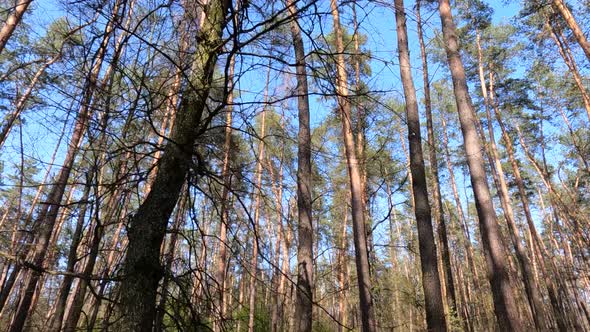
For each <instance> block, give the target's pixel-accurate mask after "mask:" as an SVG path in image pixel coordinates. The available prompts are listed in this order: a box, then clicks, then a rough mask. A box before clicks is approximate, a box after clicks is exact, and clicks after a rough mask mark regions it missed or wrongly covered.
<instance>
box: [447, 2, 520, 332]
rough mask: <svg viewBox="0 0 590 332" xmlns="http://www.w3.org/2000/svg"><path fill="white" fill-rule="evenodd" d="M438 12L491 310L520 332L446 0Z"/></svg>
mask: <svg viewBox="0 0 590 332" xmlns="http://www.w3.org/2000/svg"><path fill="white" fill-rule="evenodd" d="M439 12H440V17H441V24H442V30H443V39H444V43H445V49H446V53H447V60H448V62H449V68H450V70H451V76H452V78H453V88H454V93H455V99H456V103H457V111H458V113H459V121H460V123H461V131H462V133H463V139H464V146H465V153H466V155H467V163H468V166H469V171H470V178H471V185H472V187H473V193H474V196H475V206H476V210H477V214H478V217H479V224H480V233H481V236H482V243H483V248H484V254H485V257H486V261H487V267H488V277H489V279H490V283H491V287H492V295H493V298H494V311H495V314H496V318H497V322H498V325H499V327H500V329H501V330H504V331H522V329H523V327H522V323H521V322H520V318H519V317H518V316H517V313H518V310H517V307H516V301H515V298H514V293H513V288H512V285H511V282H510V278H509V275H508V267H507V265H506V263H507V257H506V252H505V250H504V246H503V245H502V239H501V234H500V229H499V225H498V221H497V220H496V212H495V210H494V205H493V202H492V197H491V194H490V189H489V187H488V182H487V174H486V170H485V165H484V159H483V155H482V147H481V142H480V140H479V137H478V133H477V127H476V121H477V119H476V117H475V112H474V110H473V105H472V102H471V97H470V96H469V91H468V88H467V78H466V77H465V69H464V68H463V62H462V60H461V55H460V53H459V43H458V40H457V32H456V28H455V23H454V22H453V17H452V14H451V7H450V4H449V0H439Z"/></svg>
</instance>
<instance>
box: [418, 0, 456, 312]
mask: <svg viewBox="0 0 590 332" xmlns="http://www.w3.org/2000/svg"><path fill="white" fill-rule="evenodd" d="M420 3H421V0H417V1H416V20H417V27H418V41H419V43H420V56H421V59H422V80H423V84H424V108H425V111H426V128H427V132H428V139H427V141H428V152H429V159H430V171H431V173H432V186H433V195H432V196H433V199H432V200H433V201H434V211H435V212H434V218H435V220H436V223H437V225H438V235H439V242H440V244H441V248H440V251H441V256H442V261H443V262H442V263H443V267H444V275H445V281H446V282H445V285H446V294H447V305H448V306H449V309H450V312H451V313H455V314H456V310H457V299H456V294H455V285H454V282H453V270H452V267H451V254H450V250H449V239H448V235H447V225H446V222H445V218H444V211H443V203H442V195H441V192H440V178H439V175H438V158H437V155H436V143H435V137H434V128H433V127H434V125H433V121H432V103H431V98H430V78H429V75H428V59H427V56H426V47H425V44H424V34H423V32H422V18H421V16H420Z"/></svg>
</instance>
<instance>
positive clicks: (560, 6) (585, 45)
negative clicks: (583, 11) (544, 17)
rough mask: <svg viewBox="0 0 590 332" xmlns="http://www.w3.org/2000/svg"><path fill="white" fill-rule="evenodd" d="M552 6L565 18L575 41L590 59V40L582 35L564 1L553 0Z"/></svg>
mask: <svg viewBox="0 0 590 332" xmlns="http://www.w3.org/2000/svg"><path fill="white" fill-rule="evenodd" d="M553 8H555V9H556V10H557V12H558V13H559V14H560V15H561V17H562V18H563V19H564V20H565V23H566V24H567V26H568V27H569V28H570V29H571V30H572V33H573V35H574V37H575V38H576V41H577V42H578V44H580V47H581V48H582V50H583V51H584V54H586V57H587V58H588V60H589V61H590V42H589V41H588V39H586V36H584V32H582V29H580V26H578V22H576V19H575V18H574V16H573V15H572V12H571V11H570V10H569V8H567V5H566V3H565V2H563V0H553Z"/></svg>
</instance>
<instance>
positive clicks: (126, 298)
mask: <svg viewBox="0 0 590 332" xmlns="http://www.w3.org/2000/svg"><path fill="white" fill-rule="evenodd" d="M226 12H227V8H226V7H225V2H224V1H222V0H216V1H211V2H210V3H209V4H207V6H206V7H205V18H204V21H203V26H202V28H201V29H200V30H199V32H198V36H197V40H199V44H198V45H197V48H196V52H195V54H196V55H195V56H196V58H195V64H194V67H193V69H194V71H193V73H194V74H193V78H192V81H193V82H192V88H191V89H190V90H188V91H185V93H184V95H183V100H182V102H181V106H180V109H179V112H178V114H177V116H176V118H175V120H174V129H173V132H172V137H171V139H170V141H169V142H168V143H167V144H166V147H165V148H164V153H163V155H162V158H161V159H160V165H159V167H158V171H157V174H156V177H155V180H154V182H153V185H152V188H151V190H150V192H149V194H148V195H147V197H146V199H145V201H144V202H143V203H142V204H141V205H140V207H139V209H138V210H137V212H136V214H135V215H134V216H133V217H132V218H131V219H130V220H129V225H128V238H129V246H128V249H127V256H126V258H125V261H124V267H123V269H124V274H125V279H124V281H123V283H122V284H121V291H122V294H121V296H122V304H123V311H124V313H125V317H124V318H123V322H122V325H123V326H122V328H123V329H124V330H127V331H150V330H151V329H152V325H153V320H154V318H155V307H156V293H157V289H158V283H159V281H160V279H161V278H162V275H163V267H162V266H161V264H160V247H161V244H162V241H163V239H164V236H165V234H166V226H167V224H168V219H169V218H170V215H171V213H172V211H173V209H174V206H175V205H176V201H177V200H178V197H179V194H180V190H181V188H182V185H183V183H184V181H185V178H186V175H187V173H188V170H189V168H190V167H191V164H192V162H191V159H192V150H193V144H194V143H195V141H196V139H197V137H198V133H199V128H200V126H201V117H202V114H203V112H204V109H205V105H206V102H207V97H208V95H209V90H210V86H211V80H212V76H213V70H214V68H215V63H216V62H217V55H218V53H219V52H220V50H221V46H222V45H221V44H222V41H221V34H222V29H223V26H224V25H225V13H226Z"/></svg>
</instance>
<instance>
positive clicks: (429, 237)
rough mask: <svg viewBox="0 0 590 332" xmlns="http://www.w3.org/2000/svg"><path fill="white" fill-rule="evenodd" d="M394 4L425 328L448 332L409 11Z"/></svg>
mask: <svg viewBox="0 0 590 332" xmlns="http://www.w3.org/2000/svg"><path fill="white" fill-rule="evenodd" d="M394 3H395V21H396V31H397V48H398V56H399V64H400V66H399V67H400V75H401V79H402V85H403V89H404V97H405V101H406V120H407V124H408V141H409V145H410V170H411V173H412V179H413V182H412V187H413V189H414V190H413V193H414V203H415V205H414V213H415V215H416V223H417V225H418V243H419V248H420V266H421V268H422V287H423V288H424V300H425V302H426V325H427V328H428V330H431V331H446V330H447V327H446V320H445V310H444V305H443V299H442V291H441V285H440V279H439V272H438V265H437V261H438V260H437V255H436V245H435V242H434V231H433V229H432V215H431V211H430V204H429V202H428V190H427V186H426V171H425V170H424V157H423V154H422V138H421V134H420V115H419V113H418V100H417V98H416V89H415V87H414V82H413V80H412V69H411V64H410V50H409V47H408V36H407V35H408V33H407V28H406V12H405V9H404V1H403V0H395V2H394Z"/></svg>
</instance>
